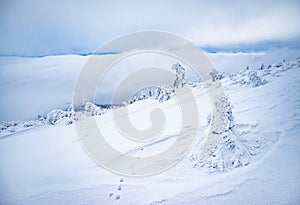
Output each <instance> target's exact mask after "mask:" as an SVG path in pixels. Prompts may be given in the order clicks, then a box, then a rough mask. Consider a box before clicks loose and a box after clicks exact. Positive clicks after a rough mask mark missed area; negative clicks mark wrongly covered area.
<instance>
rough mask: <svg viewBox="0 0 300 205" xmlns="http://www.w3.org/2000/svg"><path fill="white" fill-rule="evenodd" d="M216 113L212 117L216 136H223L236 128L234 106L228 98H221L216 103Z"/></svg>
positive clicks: (212, 126) (212, 125) (212, 128)
mask: <svg viewBox="0 0 300 205" xmlns="http://www.w3.org/2000/svg"><path fill="white" fill-rule="evenodd" d="M215 108H216V112H215V115H214V116H213V117H212V120H211V122H212V124H211V130H212V133H214V134H222V133H224V132H226V131H228V130H230V129H232V128H233V127H234V124H235V122H234V117H233V115H232V105H231V103H230V101H229V98H228V97H227V96H221V97H219V98H218V99H217V101H216V102H215Z"/></svg>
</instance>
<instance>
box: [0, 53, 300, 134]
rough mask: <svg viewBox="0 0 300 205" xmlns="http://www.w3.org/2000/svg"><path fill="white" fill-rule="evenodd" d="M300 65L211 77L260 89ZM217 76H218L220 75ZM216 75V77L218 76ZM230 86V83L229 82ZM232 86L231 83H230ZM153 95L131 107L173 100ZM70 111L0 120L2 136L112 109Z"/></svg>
mask: <svg viewBox="0 0 300 205" xmlns="http://www.w3.org/2000/svg"><path fill="white" fill-rule="evenodd" d="M299 64H300V58H296V59H295V60H291V61H288V62H286V61H283V62H279V63H275V64H273V65H270V66H268V67H267V68H265V67H263V66H262V67H261V68H259V69H257V70H251V69H248V68H247V69H245V70H241V71H238V72H237V73H233V74H231V75H229V76H223V75H224V74H223V73H219V71H216V72H218V73H213V74H212V78H213V79H214V78H216V80H217V79H223V82H227V81H230V82H231V84H241V85H250V86H252V87H257V86H260V85H264V84H266V83H267V80H266V79H265V77H267V76H278V75H279V73H281V72H283V71H285V70H289V69H291V68H297V67H299ZM217 75H218V76H217ZM216 76H217V77H216ZM226 84H227V83H226ZM229 84H230V83H229ZM188 86H191V87H198V89H203V88H205V87H206V85H205V82H198V83H189V84H188ZM152 92H153V93H154V94H153V96H152V95H151V94H150V95H149V94H148V93H147V92H143V93H139V95H138V96H134V97H133V98H132V99H129V100H128V103H129V104H132V103H134V102H136V101H139V100H144V99H147V98H149V97H154V98H155V99H158V100H159V101H160V102H163V101H165V100H168V99H170V94H171V91H170V88H168V87H162V88H158V89H156V90H154V91H152ZM67 105H68V106H67V109H66V110H62V109H54V110H52V111H50V112H49V113H48V114H47V115H46V116H40V115H39V116H38V119H37V120H30V121H1V122H0V136H5V135H10V134H13V133H16V132H19V131H22V130H26V129H29V128H32V127H35V126H41V125H49V124H50V125H68V124H72V123H73V122H74V121H77V120H83V119H85V118H86V117H89V116H95V115H101V114H104V113H106V112H107V111H108V110H109V109H103V108H101V107H100V106H97V105H95V104H94V103H92V102H88V101H86V102H83V109H82V110H80V111H77V112H75V111H74V108H73V105H71V104H70V103H67Z"/></svg>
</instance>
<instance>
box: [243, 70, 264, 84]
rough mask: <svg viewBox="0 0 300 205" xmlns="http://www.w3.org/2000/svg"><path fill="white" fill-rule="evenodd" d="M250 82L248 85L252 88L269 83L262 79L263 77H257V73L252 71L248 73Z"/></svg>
mask: <svg viewBox="0 0 300 205" xmlns="http://www.w3.org/2000/svg"><path fill="white" fill-rule="evenodd" d="M248 77H249V81H248V84H250V85H251V86H252V87H258V86H260V85H264V84H266V83H267V81H266V80H264V79H262V77H259V76H258V75H257V72H256V71H250V72H249V73H248Z"/></svg>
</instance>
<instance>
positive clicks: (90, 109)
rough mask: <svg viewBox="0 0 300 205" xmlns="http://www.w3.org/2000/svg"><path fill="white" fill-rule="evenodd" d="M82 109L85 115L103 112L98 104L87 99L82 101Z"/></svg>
mask: <svg viewBox="0 0 300 205" xmlns="http://www.w3.org/2000/svg"><path fill="white" fill-rule="evenodd" d="M83 111H84V114H85V115H87V116H94V115H101V114H102V113H103V111H102V109H101V108H100V107H99V106H97V105H95V104H94V103H92V102H89V101H85V102H84V108H83Z"/></svg>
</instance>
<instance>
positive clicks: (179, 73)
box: [172, 63, 186, 91]
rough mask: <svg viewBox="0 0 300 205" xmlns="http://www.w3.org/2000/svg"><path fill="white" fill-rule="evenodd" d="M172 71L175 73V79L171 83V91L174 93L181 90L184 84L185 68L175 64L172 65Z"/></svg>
mask: <svg viewBox="0 0 300 205" xmlns="http://www.w3.org/2000/svg"><path fill="white" fill-rule="evenodd" d="M172 70H174V71H175V73H176V78H175V80H174V83H173V91H175V90H176V89H177V88H182V87H183V86H184V85H185V84H186V78H185V68H184V67H182V66H181V65H180V64H179V63H176V64H173V66H172Z"/></svg>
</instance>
